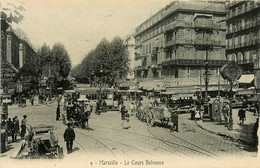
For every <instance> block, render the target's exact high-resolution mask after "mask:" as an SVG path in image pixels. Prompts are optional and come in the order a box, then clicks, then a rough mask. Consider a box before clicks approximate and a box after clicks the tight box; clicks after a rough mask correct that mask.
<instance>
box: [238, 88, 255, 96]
mask: <svg viewBox="0 0 260 168" xmlns="http://www.w3.org/2000/svg"><path fill="white" fill-rule="evenodd" d="M254 93H255V90H248V89H247V90H238V91H237V92H236V94H235V95H251V94H254Z"/></svg>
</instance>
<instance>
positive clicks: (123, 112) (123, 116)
mask: <svg viewBox="0 0 260 168" xmlns="http://www.w3.org/2000/svg"><path fill="white" fill-rule="evenodd" d="M126 113H127V110H126V109H125V106H124V105H122V108H121V120H122V124H121V126H122V127H123V128H126V127H125V125H126V123H125V122H126V116H127V114H126Z"/></svg>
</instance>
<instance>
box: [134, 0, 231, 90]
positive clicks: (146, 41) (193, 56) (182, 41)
mask: <svg viewBox="0 0 260 168" xmlns="http://www.w3.org/2000/svg"><path fill="white" fill-rule="evenodd" d="M225 20H226V4H225V2H224V1H196V2H194V1H192V2H191V1H174V2H172V3H170V4H169V5H167V6H166V7H165V8H163V9H161V10H160V11H159V12H157V13H156V14H155V15H153V16H152V17H151V18H149V19H148V20H146V21H145V22H144V23H142V24H141V25H140V26H139V27H137V28H136V33H135V40H136V60H140V59H141V60H142V65H141V66H138V67H135V73H136V74H137V78H140V79H142V80H147V79H152V80H153V81H157V82H159V81H161V83H162V82H163V83H164V84H163V85H166V83H168V85H169V86H183V85H201V84H203V79H201V78H203V76H205V75H203V74H204V73H205V72H204V71H205V68H206V67H207V68H208V69H209V71H210V73H208V74H207V75H208V78H210V81H209V84H217V83H218V75H219V73H218V70H219V68H220V67H221V66H223V65H224V64H225V63H226V62H227V57H226V53H225V49H226V22H225ZM220 80H221V83H222V84H223V83H224V80H223V79H222V78H220ZM159 83H160V82H159ZM156 85H159V84H156Z"/></svg>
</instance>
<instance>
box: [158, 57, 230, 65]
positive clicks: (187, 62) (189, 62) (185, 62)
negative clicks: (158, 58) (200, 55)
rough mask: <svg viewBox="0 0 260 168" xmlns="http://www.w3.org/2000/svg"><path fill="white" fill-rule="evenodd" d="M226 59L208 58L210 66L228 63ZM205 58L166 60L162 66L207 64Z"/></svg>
mask: <svg viewBox="0 0 260 168" xmlns="http://www.w3.org/2000/svg"><path fill="white" fill-rule="evenodd" d="M226 62H227V61H226V60H208V65H209V66H222V65H224V64H225V63H226ZM205 63H206V61H205V60H194V59H175V60H170V61H164V62H163V63H162V66H168V65H189V66H203V65H205Z"/></svg>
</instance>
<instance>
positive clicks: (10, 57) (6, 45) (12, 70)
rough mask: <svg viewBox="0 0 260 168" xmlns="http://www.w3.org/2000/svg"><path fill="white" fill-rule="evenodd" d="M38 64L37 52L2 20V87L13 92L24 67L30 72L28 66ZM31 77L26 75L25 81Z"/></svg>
mask: <svg viewBox="0 0 260 168" xmlns="http://www.w3.org/2000/svg"><path fill="white" fill-rule="evenodd" d="M35 62H36V52H35V51H34V49H33V48H32V47H31V46H30V45H29V44H28V43H27V42H26V41H25V40H23V39H20V38H19V37H18V36H17V35H16V34H15V33H14V31H13V30H12V28H11V26H10V25H9V24H8V23H7V22H6V21H5V20H1V87H2V88H3V85H6V86H8V89H10V90H13V91H14V88H15V87H16V86H15V84H16V82H17V80H18V74H19V70H20V69H21V68H23V67H25V69H26V70H27V71H28V68H27V67H28V65H30V66H31V67H33V66H34V65H35ZM30 78H31V76H30V75H27V74H26V75H24V76H23V80H24V81H27V80H30Z"/></svg>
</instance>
